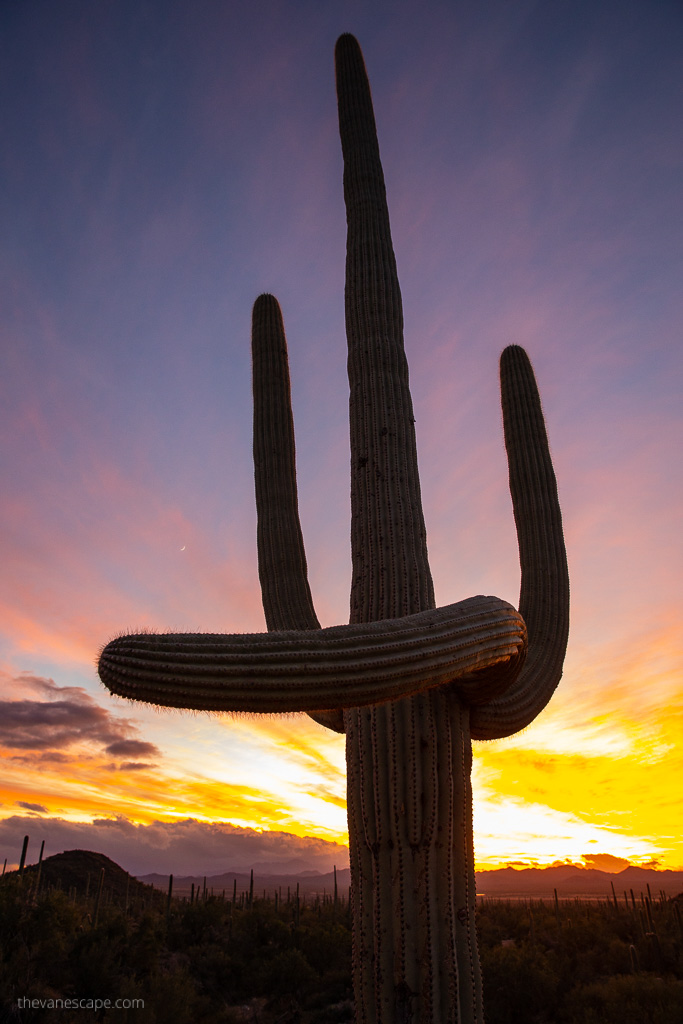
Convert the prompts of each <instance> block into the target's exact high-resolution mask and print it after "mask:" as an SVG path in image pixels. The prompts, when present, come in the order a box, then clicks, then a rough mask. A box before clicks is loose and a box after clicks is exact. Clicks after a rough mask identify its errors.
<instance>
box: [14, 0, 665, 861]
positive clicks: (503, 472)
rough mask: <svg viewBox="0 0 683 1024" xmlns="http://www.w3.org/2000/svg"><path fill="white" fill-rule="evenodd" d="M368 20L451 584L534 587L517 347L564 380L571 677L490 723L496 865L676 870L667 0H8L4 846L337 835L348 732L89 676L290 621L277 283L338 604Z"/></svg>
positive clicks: (439, 581) (562, 482)
mask: <svg viewBox="0 0 683 1024" xmlns="http://www.w3.org/2000/svg"><path fill="white" fill-rule="evenodd" d="M345 31H350V32H353V33H354V34H355V35H356V36H357V38H358V40H359V42H360V44H361V47H362V48H363V52H364V55H365V60H366V64H367V67H368V72H369V75H370V81H371V85H372V90H373V97H374V103H375V113H376V118H377V123H378V131H379V139H380V148H381V153H382V159H383V163H384V170H385V176H386V181H387V191H388V200H389V209H390V214H391V218H392V230H393V240H394V248H395V250H396V257H397V262H398V270H399V276H400V280H401V286H402V291H403V302H404V310H405V320H406V335H405V340H406V350H407V354H408V359H409V363H410V367H411V388H412V395H413V401H414V405H415V415H416V421H417V422H416V429H417V439H418V454H419V460H420V470H421V484H422V495H423V505H424V513H425V519H426V523H427V531H428V546H429V554H430V561H431V567H432V573H433V576H434V583H435V588H436V596H437V602H438V604H440V605H443V604H447V603H449V602H453V601H457V600H460V599H461V598H464V597H468V596H471V595H473V594H496V595H498V596H499V597H502V598H505V599H506V600H509V601H511V602H513V603H515V604H516V602H517V595H518V592H519V567H518V560H517V548H516V540H515V534H514V524H513V518H512V510H511V503H510V498H509V493H508V489H507V469H506V463H505V454H504V448H503V441H502V427H501V414H500V407H499V399H498V379H497V374H498V369H497V362H498V356H499V354H500V351H501V350H502V349H503V348H504V347H505V345H507V344H510V343H516V344H520V345H523V346H524V347H525V348H526V349H527V351H528V352H529V355H530V357H531V360H532V362H533V364H534V366H535V369H536V374H537V377H538V381H539V385H540V388H541V394H542V398H543V403H544V408H545V412H546V418H547V423H548V432H549V436H550V442H551V448H552V451H553V456H554V460H555V468H556V473H557V477H558V482H559V490H560V500H561V504H562V509H563V515H564V522H565V530H566V540H567V548H568V556H569V568H570V577H571V587H572V601H573V604H572V615H571V633H570V641H569V650H568V654H567V659H566V665H565V673H564V677H563V679H562V682H561V683H560V687H559V689H558V691H557V693H556V695H555V697H554V698H553V700H552V702H551V704H550V705H549V706H548V708H547V709H546V710H545V711H544V712H543V713H542V714H541V716H540V717H539V718H538V719H537V720H536V722H535V723H534V724H533V725H532V726H531V727H530V728H528V729H527V730H526V731H525V732H523V733H522V734H519V735H517V736H514V737H510V738H509V739H506V740H501V741H496V742H493V743H487V744H481V743H478V744H475V752H474V769H473V779H474V792H475V848H476V855H477V863H478V865H479V866H480V867H482V868H483V867H494V866H499V865H503V864H507V863H511V862H520V863H525V864H531V863H539V864H549V863H551V862H553V861H556V860H565V859H570V860H574V861H577V862H583V863H591V862H592V861H591V859H590V858H592V857H596V856H597V855H600V854H610V855H612V856H613V857H616V858H622V859H624V860H630V861H631V862H632V863H636V864H646V863H650V862H656V863H658V864H659V865H660V866H661V867H666V868H683V839H682V835H683V801H682V800H681V778H683V725H682V721H683V719H682V716H681V703H682V698H683V671H682V669H683V656H682V655H683V629H682V628H681V580H682V578H683V558H682V547H683V543H682V536H683V531H682V530H681V514H682V511H683V494H682V491H683V487H682V485H681V451H682V450H683V437H682V436H681V435H682V433H683V431H682V425H683V405H682V403H681V385H682V383H683V381H682V373H681V370H682V366H683V345H682V344H681V323H682V320H683V318H682V313H683V287H682V286H681V281H682V280H683V273H682V271H683V266H682V264H683V259H682V256H683V241H682V238H683V229H682V228H683V188H682V183H683V173H682V172H683V132H682V131H681V125H682V124H683V74H682V73H681V57H680V55H681V52H683V14H682V13H681V7H680V5H679V4H678V3H675V2H669V0H654V2H653V0H642V2H641V0H614V2H612V0H606V2H601V3H595V2H594V0H587V2H581V0H551V2H548V0H537V2H532V0H529V2H527V0H519V2H515V3H510V2H509V0H484V2H479V0H476V2H475V0H444V2H436V0H426V3H421V4H418V3H416V2H403V3H402V2H400V0H393V2H392V3H388V2H387V3H379V2H375V3H373V2H361V0H357V2H332V0H329V2H326V0H281V2H278V0H252V2H251V3H250V4H248V5H247V4H243V3H234V2H228V0H225V2H222V0H193V2H192V3H189V2H186V0H150V2H147V3H140V2H139V0H110V2H98V3H92V2H91V0H71V2H69V3H59V4H55V3H53V2H48V0H33V2H31V3H18V2H11V3H5V4H3V5H2V11H1V13H0V118H1V122H0V123H1V132H2V135H1V137H2V140H3V142H2V148H1V150H0V223H1V224H2V230H1V231H0V257H1V261H2V262H1V271H0V287H1V293H0V296H1V301H0V331H1V335H0V338H1V341H0V345H1V351H0V360H1V363H0V398H1V400H0V424H1V429H2V435H1V436H2V440H1V444H0V459H1V479H2V489H1V491H0V519H1V521H0V565H1V566H2V571H1V572H0V703H1V705H2V706H1V707H0V752H1V753H2V757H3V771H2V779H1V781H0V858H2V859H4V857H7V858H8V862H9V863H13V862H16V861H17V859H18V854H19V850H20V843H21V837H23V835H24V834H25V833H27V832H28V833H30V835H31V838H32V844H33V843H34V844H35V845H36V846H37V845H38V844H39V841H40V840H41V838H44V837H46V836H47V837H48V842H47V845H46V854H49V853H56V852H58V848H59V849H64V848H65V846H66V847H67V848H68V847H69V846H83V847H88V848H95V849H99V850H101V852H104V853H108V854H109V855H111V856H114V855H115V857H116V859H117V860H118V861H119V863H121V864H122V865H123V866H124V867H130V869H131V870H136V871H139V872H140V873H141V872H142V871H143V870H150V871H151V870H154V869H155V867H156V869H158V870H174V865H175V869H176V870H177V871H180V870H181V869H182V870H184V869H185V868H186V867H189V865H190V863H192V864H194V865H196V867H197V870H202V868H203V869H204V870H207V869H208V868H210V869H211V870H213V869H214V868H215V870H216V871H218V870H223V869H226V868H229V867H236V866H240V865H242V861H240V864H236V863H235V859H237V860H238V861H239V856H238V855H237V854H235V852H234V850H235V847H234V842H233V845H232V846H231V845H230V842H231V840H230V837H231V836H232V837H233V838H234V837H235V836H237V837H238V838H240V837H241V838H244V840H245V842H246V840H247V839H248V838H249V837H252V838H253V837H254V833H253V832H246V833H241V832H239V831H238V830H239V829H240V828H241V829H245V828H246V829H256V830H272V831H275V832H281V833H290V834H292V835H293V836H295V837H304V836H310V837H314V838H315V839H316V840H328V841H332V842H342V843H343V842H345V841H346V810H345V763H344V742H343V738H342V737H340V736H337V735H336V734H333V733H330V732H326V731H325V730H323V729H322V728H321V727H320V726H318V725H316V724H315V723H313V722H312V721H311V720H310V719H308V718H304V717H290V718H282V719H278V718H273V717H258V716H253V717H241V718H240V717H234V718H231V717H220V716H208V715H203V714H200V715H195V714H192V713H190V712H177V711H165V710H158V709H154V708H151V707H146V706H138V705H134V704H132V703H129V702H125V701H122V700H119V699H116V698H113V697H111V696H109V694H108V693H107V692H106V691H105V690H104V688H103V687H102V685H101V684H100V682H99V679H98V677H97V674H96V670H95V663H96V659H97V654H98V650H99V648H100V647H101V646H102V645H103V644H104V643H106V641H107V640H109V639H110V638H111V637H112V636H114V635H116V634H118V633H120V632H124V631H135V630H138V629H141V628H153V629H162V630H165V629H174V630H201V631H207V632H221V631H225V632H237V631H247V632H252V631H259V630H262V629H264V628H265V625H264V619H263V612H262V608H261V600H260V593H259V587H258V576H257V565H256V538H255V533H256V516H255V509H254V496H253V480H252V467H251V415H252V414H251V382H250V362H249V337H250V319H251V307H252V304H253V302H254V299H255V298H256V296H257V295H258V294H260V293H261V292H264V291H269V292H272V293H273V294H275V295H276V296H277V298H278V299H279V301H280V304H281V306H282V310H283V314H284V320H285V327H286V330H287V335H288V341H289V348H290V361H291V373H292V392H293V403H294V417H295V425H296V431H297V457H298V474H299V502H300V510H301V518H302V525H303V530H304V536H305V540H306V548H307V557H308V565H309V576H310V582H311V588H312V592H313V597H314V601H315V605H316V609H317V612H318V616H319V618H320V620H321V622H322V624H323V625H333V624H336V623H341V622H347V621H348V601H349V584H350V544H349V528H350V527H349V523H350V510H349V468H348V462H349V450H348V422H347V402H348V383H347V378H346V351H345V335H344V311H343V286H344V251H345V214H344V206H343V197H342V165H341V152H340V145H339V139H338V130H337V121H336V116H337V115H336V100H335V91H334V71H333V49H334V43H335V40H336V38H337V36H338V35H339V34H340V33H341V32H345ZM188 819H192V820H191V821H190V820H188ZM93 822H94V824H92V823H93ZM221 823H222V824H221ZM225 823H229V825H228V824H225ZM233 826H234V827H233ZM235 827H236V828H235ZM181 833H182V836H181V837H180V838H178V837H179V835H180V834H181ZM240 841H241V839H240ZM287 843H289V845H290V847H291V850H292V851H294V852H293V853H292V857H293V858H294V860H296V857H298V856H299V855H301V856H303V855H304V853H305V852H306V851H308V852H309V853H310V859H309V862H310V863H313V864H315V865H319V866H321V867H325V868H326V869H327V868H328V867H331V862H332V861H334V860H335V859H336V862H337V863H339V856H340V851H339V848H338V847H334V848H332V847H329V848H328V847H325V846H324V844H321V843H319V842H317V843H316V844H310V845H307V844H301V843H300V842H299V841H298V840H295V839H290V840H287V841H286V842H285V840H283V839H282V837H280V838H277V837H275V838H272V841H271V840H269V839H268V837H267V836H265V837H262V839H261V841H260V846H258V849H259V851H261V853H263V858H264V862H266V861H267V862H270V861H273V859H274V858H275V854H274V853H273V850H274V849H275V847H276V846H277V848H278V849H279V850H280V851H282V850H283V849H284V846H283V844H284V845H285V846H286V845H287ZM174 844H175V845H174ZM257 845H258V844H257ZM245 849H246V847H245ZM255 849H256V847H253V848H252V847H249V854H248V856H247V855H246V854H245V856H244V858H243V860H246V861H248V860H249V858H250V857H251V858H252V859H253V857H254V856H256V855H257V854H256V853H255V852H254V850H255ZM145 850H146V851H147V853H146V854H145V855H144V856H143V853H142V852H141V851H145ZM326 850H327V853H326V852H325V851H326ZM134 851H137V853H134ZM164 851H166V852H167V853H168V856H167V857H166V859H165V860H164V856H165V855H164ZM169 851H170V852H169ZM173 851H175V853H173ZM171 854H173V856H172V855H171ZM342 855H343V851H342ZM174 856H175V857H176V860H174V859H173V858H174ZM582 858H583V860H582ZM29 859H31V858H29ZM294 860H292V863H294ZM622 862H623V861H619V862H614V863H622ZM288 863H289V861H288ZM297 863H298V862H297Z"/></svg>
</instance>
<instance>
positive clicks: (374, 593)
mask: <svg viewBox="0 0 683 1024" xmlns="http://www.w3.org/2000/svg"><path fill="white" fill-rule="evenodd" d="M335 64H336V73H337V101H338V108H339V133H340V136H341V144H342V152H343V156H344V199H345V203H346V221H347V242H346V289H345V307H346V334H347V338H348V346H349V356H348V372H349V385H350V397H349V414H350V417H349V418H350V428H351V556H352V563H353V576H352V580H351V622H363V621H365V622H371V621H374V620H376V619H384V618H392V617H393V616H398V615H411V614H412V613H413V612H418V611H422V610H423V609H425V608H433V607H434V589H433V586H432V577H431V573H430V569H429V562H428V560H427V543H426V531H425V524H424V517H423V514H422V504H421V498H420V478H419V474H418V468H417V448H416V442H415V427H414V423H415V418H414V416H413V407H412V402H411V398H410V390H409V387H408V363H407V360H406V356H405V352H404V348H403V306H402V301H401V291H400V287H399V283H398V275H397V272H396V259H395V257H394V250H393V246H392V241H391V229H390V225H389V211H388V208H387V200H386V190H385V186H384V174H383V172H382V164H381V162H380V154H379V145H378V142H377V132H376V128H375V117H374V113H373V109H372V98H371V95H370V86H369V83H368V78H367V73H366V70H365V63H364V61H363V55H362V53H361V49H360V46H359V45H358V43H357V41H356V39H354V37H353V36H351V35H343V36H341V37H340V38H339V39H338V40H337V45H336V49H335Z"/></svg>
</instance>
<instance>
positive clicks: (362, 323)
mask: <svg viewBox="0 0 683 1024" xmlns="http://www.w3.org/2000/svg"><path fill="white" fill-rule="evenodd" d="M335 56H336V69H337V97H338V104H339V127H340V135H341V141H342V151H343V156H344V196H345V201H346V211H347V227H348V235H347V259H346V292H345V304H346V329H347V338H348V345H349V360H348V367H349V383H350V427H351V506H352V508H351V515H352V520H351V546H352V566H353V575H352V582H351V613H350V624H349V625H348V626H335V627H332V628H329V629H320V625H319V622H318V619H317V617H316V614H315V611H314V608H313V602H312V599H311V593H310V588H309V586H308V579H307V568H306V558H305V554H304V546H303V539H302V535H301V528H300V525H299V517H298V509H297V492H296V471H295V456H294V432H293V426H292V415H291V407H290V396H289V370H288V365H287V348H286V341H285V333H284V328H283V325H282V318H281V314H280V309H279V306H278V304H277V301H276V300H275V299H274V298H273V297H272V296H270V295H262V296H260V297H259V298H258V299H257V301H256V304H255V306H254V313H253V329H252V346H253V361H254V377H253V379H254V465H255V480H256V504H257V513H258V559H259V576H260V580H261V588H262V593H263V604H264V610H265V614H266V623H267V626H268V630H269V632H268V633H266V634H258V635H236V634H231V635H204V634H180V635H175V634H159V635H155V634H142V635H138V636H127V637H120V638H118V639H117V640H114V641H112V642H111V643H110V644H108V645H107V646H106V647H105V648H104V650H103V651H102V654H101V656H100V663H99V672H100V676H101V678H102V681H103V682H104V683H105V685H106V686H108V687H109V689H111V690H112V691H113V692H115V693H118V694H121V695H123V696H126V697H132V698H138V699H140V700H144V701H148V702H151V703H156V704H160V705H166V706H175V707H184V708H205V709H214V710H226V711H261V712H277V711H296V710H299V711H307V712H308V713H309V714H311V715H312V717H314V718H315V719H316V720H317V721H319V722H321V723H322V724H324V725H327V726H329V727H330V728H332V729H335V730H336V731H339V732H344V733H345V735H346V752H347V768H348V820H349V840H350V859H351V899H352V905H353V940H354V953H353V972H354V989H355V998H356V1018H357V1021H358V1022H363V1024H370V1022H380V1021H381V1022H383V1024H392V1022H399V1021H400V1022H411V1021H412V1022H418V1021H419V1022H420V1024H430V1022H431V1024H437V1022H446V1021H453V1022H455V1021H457V1022H459V1024H474V1022H481V1021H482V1020H483V1008H482V995H481V977H480V970H479V960H478V955H477V948H476V932H475V922H474V914H475V884H474V855H473V840H472V791H471V783H470V769H471V760H472V749H471V739H472V738H474V739H491V738H496V737H503V736H508V735H510V734H511V733H514V732H516V731H517V730H519V729H522V728H524V727H525V726H526V725H528V724H529V723H530V722H531V721H533V719H534V718H535V717H536V715H538V713H539V712H540V711H541V710H542V708H543V707H544V706H545V705H546V703H547V702H548V700H549V699H550V697H551V695H552V693H553V691H554V689H555V687H556V685H557V683H558V681H559V678H560V675H561V672H562V663H563V658H564V653H565V648H566V642H567V635H568V615H569V581H568V573H567V562H566V556H565V550H564V541H563V537H562V522H561V515H560V508H559V504H558V500H557V488H556V485H555V477H554V473H553V468H552V464H551V461H550V454H549V450H548V443H547V438H546V432H545V424H544V421H543V414H542V411H541V405H540V400H539V397H538V391H537V388H536V382H535V380H534V375H533V371H532V369H531V364H530V363H529V360H528V358H527V356H526V353H525V352H524V351H523V349H521V348H519V347H518V346H511V347H510V348H507V349H506V350H505V351H504V353H503V355H502V357H501V366H500V372H501V400H502V406H503V423H504V432H505V444H506V448H507V453H508V463H509V475H510V490H511V494H512V501H513V510H514V516H515V522H516V526H517V533H518V541H519V549H520V563H521V569H522V583H521V592H520V607H519V611H517V610H515V609H514V608H512V607H511V606H510V605H509V604H507V603H506V602H504V601H501V600H500V599H498V598H495V597H474V598H469V599H467V600H465V601H461V602H459V603H458V604H455V605H450V606H448V607H446V608H438V609H437V608H436V607H435V600H434V592H433V586H432V579H431V572H430V569H429V562H428V559H427V547H426V531H425V526H424V519H423V514H422V505H421V499H420V485H419V477H418V470H417V454H416V444H415V430H414V417H413V410H412V402H411V397H410V391H409V387H408V367H407V363H406V358H405V353H404V348H403V313H402V305H401V294H400V289H399V284H398V278H397V274H396V262H395V258H394V252H393V248H392V242H391V233H390V228H389V215H388V209H387V203H386V194H385V187H384V178H383V172H382V167H381V163H380V158H379V147H378V143H377V136H376V129H375V120H374V113H373V109H372V100H371V96H370V89H369V85H368V80H367V75H366V72H365V66H364V63H363V57H362V54H361V52H360V48H359V46H358V43H357V42H356V40H355V39H354V38H353V36H350V35H344V36H342V37H341V38H340V39H339V40H338V42H337V47H336V54H335Z"/></svg>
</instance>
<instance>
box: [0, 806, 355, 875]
mask: <svg viewBox="0 0 683 1024" xmlns="http://www.w3.org/2000/svg"><path fill="white" fill-rule="evenodd" d="M27 834H28V835H29V836H30V843H29V852H28V859H27V863H33V862H34V861H36V860H37V859H38V854H39V852H40V844H41V842H42V841H43V839H44V840H45V856H46V857H48V856H51V855H52V854H54V853H61V852H62V851H63V850H75V849H81V850H93V851H95V852H96V853H104V854H106V856H107V857H111V859H112V860H114V861H116V863H117V864H120V865H121V867H123V868H125V869H126V871H130V872H131V874H133V875H146V874H150V873H152V872H158V873H159V874H171V873H172V874H174V875H215V874H220V873H221V872H224V871H240V872H241V871H249V870H250V869H251V868H254V870H255V871H258V872H260V873H261V874H300V873H302V872H304V871H321V872H328V871H331V870H332V868H333V867H334V866H335V865H336V867H337V868H345V867H348V859H349V853H348V849H347V848H346V847H345V846H342V845H341V843H331V842H327V841H325V840H324V839H314V838H309V837H305V838H302V837H300V836H293V835H290V834H289V833H288V832H257V831H256V830H255V829H250V828H239V827H238V826H237V825H231V824H230V823H229V822H216V823H209V822H201V821H195V820H194V819H193V818H187V819H185V820H183V821H173V822H166V821H154V822H152V823H151V824H149V825H136V824H134V822H132V821H130V820H129V819H128V818H124V817H117V818H115V819H110V818H100V819H96V820H95V821H93V822H72V821H65V820H64V819H62V818H38V817H27V816H19V815H15V816H14V817H12V818H7V819H5V820H4V821H0V856H1V857H2V859H4V858H5V857H7V863H8V865H11V864H16V863H18V861H19V856H20V854H21V844H22V842H23V838H24V836H25V835H27Z"/></svg>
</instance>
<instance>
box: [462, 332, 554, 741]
mask: <svg viewBox="0 0 683 1024" xmlns="http://www.w3.org/2000/svg"><path fill="white" fill-rule="evenodd" d="M500 383H501V402H502V406H503V427H504V431H505V447H506V448H507V454H508V464H509V472H510V493H511V495H512V505H513V510H514V515H515V524H516V526H517V539H518V544H519V560H520V565H521V570H522V582H521V589H520V597H519V611H520V613H521V615H522V616H523V618H524V621H525V622H526V626H527V630H528V642H529V649H528V652H527V658H526V661H525V663H524V667H523V668H522V671H521V673H520V675H519V676H518V678H517V680H516V682H515V683H514V684H513V685H512V687H511V688H510V689H509V690H508V691H507V693H505V695H504V696H501V697H499V698H498V699H496V700H494V701H492V702H491V703H489V704H487V705H480V706H477V707H476V708H472V713H471V729H472V737H473V739H479V740H488V739H499V738H502V737H503V736H510V735H511V734H512V733H515V732H518V731H519V730H520V729H523V728H525V727H526V726H527V725H529V724H530V723H531V722H532V721H533V720H534V718H535V717H536V716H537V715H538V714H539V712H540V711H542V710H543V708H544V707H545V706H546V704H547V703H548V701H549V700H550V698H551V697H552V695H553V692H554V691H555V687H556V686H557V684H558V682H559V681H560V677H561V675H562V664H563V661H564V655H565V651H566V649H567V639H568V636H569V571H568V568H567V555H566V552H565V546H564V537H563V533H562V513H561V511H560V503H559V501H558V497H557V484H556V482H555V473H554V472H553V465H552V461H551V458H550V450H549V447H548V438H547V435H546V429H545V423H544V420H543V411H542V409H541V400H540V397H539V394H538V388H537V386H536V379H535V377H534V371H533V369H532V366H531V363H530V362H529V358H528V356H527V354H526V352H525V351H524V349H523V348H520V347H519V346H518V345H510V346H509V347H508V348H506V349H505V351H504V352H503V354H502V356H501V360H500Z"/></svg>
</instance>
